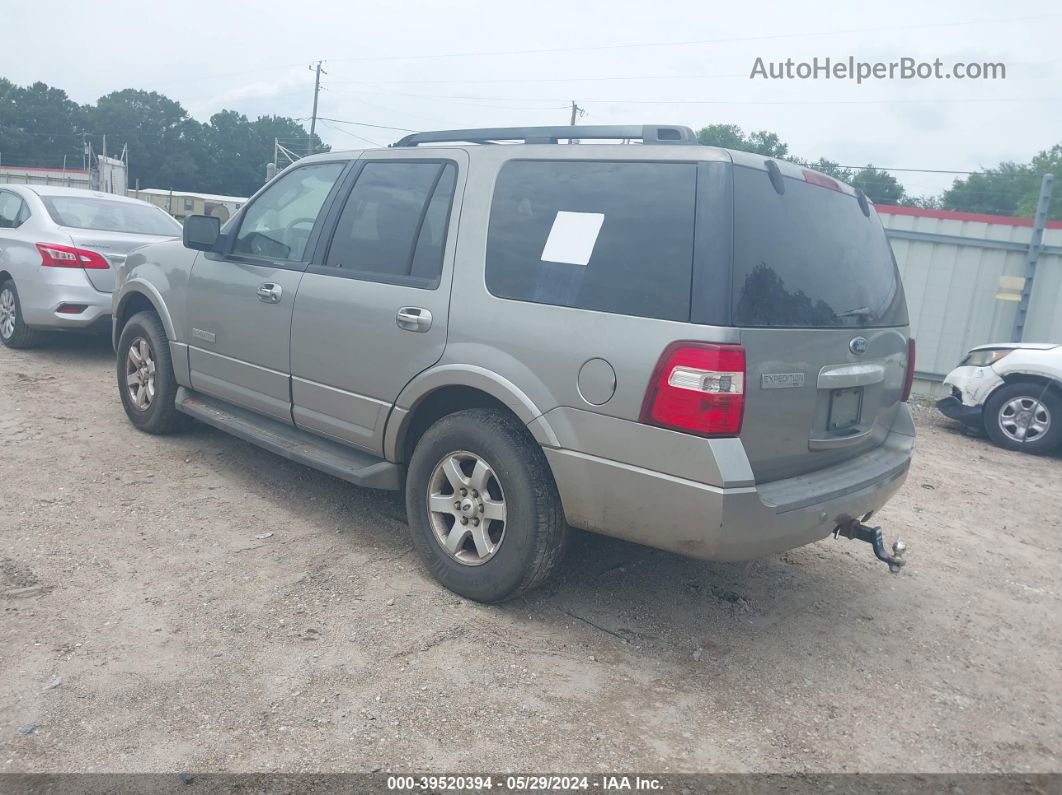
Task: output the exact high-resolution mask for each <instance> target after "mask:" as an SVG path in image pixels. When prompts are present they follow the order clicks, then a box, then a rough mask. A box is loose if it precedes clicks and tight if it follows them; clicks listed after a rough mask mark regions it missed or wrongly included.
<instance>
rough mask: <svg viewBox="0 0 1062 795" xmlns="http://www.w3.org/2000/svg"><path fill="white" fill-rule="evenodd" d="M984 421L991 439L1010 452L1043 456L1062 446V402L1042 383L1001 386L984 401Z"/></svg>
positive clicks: (1051, 389) (1056, 394)
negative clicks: (1015, 451) (1061, 444)
mask: <svg viewBox="0 0 1062 795" xmlns="http://www.w3.org/2000/svg"><path fill="white" fill-rule="evenodd" d="M984 419H985V430H986V431H987V432H988V436H989V438H991V439H992V441H993V442H995V443H996V444H997V445H999V446H1000V447H1003V448H1006V449H1007V450H1019V451H1021V452H1023V453H1032V454H1033V455H1043V454H1044V453H1049V452H1051V451H1052V450H1054V449H1055V448H1056V447H1058V445H1059V444H1060V443H1062V399H1060V398H1059V396H1058V393H1057V392H1055V390H1054V389H1053V388H1052V387H1048V388H1047V389H1044V385H1043V384H1037V383H1033V382H1021V383H1017V384H1007V385H1006V386H1003V387H1000V388H999V389H997V390H996V391H995V392H993V393H992V395H991V396H990V397H989V398H988V400H987V401H986V402H985V410H984Z"/></svg>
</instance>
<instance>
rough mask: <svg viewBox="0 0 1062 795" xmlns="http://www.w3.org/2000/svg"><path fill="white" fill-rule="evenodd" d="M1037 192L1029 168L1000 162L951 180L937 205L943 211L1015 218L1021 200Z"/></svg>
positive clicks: (1036, 186) (1037, 188) (1036, 177)
mask: <svg viewBox="0 0 1062 795" xmlns="http://www.w3.org/2000/svg"><path fill="white" fill-rule="evenodd" d="M1039 189H1040V181H1039V177H1038V176H1037V175H1036V173H1035V172H1034V171H1033V170H1032V168H1031V167H1030V166H1028V165H1024V164H1019V163H1009V162H1008V163H1000V164H999V165H998V166H996V167H995V168H991V169H988V170H987V171H985V172H984V173H982V174H971V175H970V176H968V177H965V178H963V179H957V180H955V181H954V182H953V183H952V185H951V187H950V188H948V189H947V190H946V191H944V195H943V196H942V197H941V203H942V204H943V205H944V208H945V209H947V210H962V211H965V212H973V213H992V214H994V215H1017V214H1018V208H1019V205H1020V204H1021V203H1022V200H1023V199H1024V198H1026V196H1027V195H1028V194H1029V193H1030V191H1034V192H1036V193H1039ZM1034 201H1035V200H1034Z"/></svg>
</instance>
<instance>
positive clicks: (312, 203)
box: [232, 163, 343, 262]
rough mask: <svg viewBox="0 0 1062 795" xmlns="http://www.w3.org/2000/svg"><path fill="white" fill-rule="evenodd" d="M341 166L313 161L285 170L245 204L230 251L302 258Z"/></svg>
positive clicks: (289, 259)
mask: <svg viewBox="0 0 1062 795" xmlns="http://www.w3.org/2000/svg"><path fill="white" fill-rule="evenodd" d="M342 170H343V164H342V163H315V164H313V165H309V166H302V167H301V168H296V169H293V170H292V171H289V172H288V173H287V174H284V175H283V176H282V177H281V178H280V179H278V180H277V181H276V182H274V183H273V184H272V185H270V186H269V189H268V190H266V191H265V192H264V193H263V194H262V195H261V196H259V197H258V198H257V199H255V201H254V203H253V204H251V205H250V206H248V208H247V211H246V212H245V213H244V215H243V221H242V222H241V223H240V231H239V232H238V233H237V235H236V240H235V241H233V245H232V253H233V254H235V255H242V256H248V257H264V258H266V259H271V260H278V261H282V262H303V261H304V259H305V257H306V256H307V251H306V249H307V244H308V243H309V240H310V233H311V232H312V231H313V227H314V223H315V222H316V220H317V215H318V213H319V212H320V211H321V207H322V206H323V205H324V202H325V199H326V198H328V194H329V192H330V191H331V190H332V186H333V185H335V182H336V179H337V178H338V177H339V173H340V172H341V171H342Z"/></svg>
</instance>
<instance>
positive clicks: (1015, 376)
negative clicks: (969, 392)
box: [984, 372, 1062, 403]
mask: <svg viewBox="0 0 1062 795" xmlns="http://www.w3.org/2000/svg"><path fill="white" fill-rule="evenodd" d="M1000 377H1001V378H1002V379H1003V383H1002V384H1000V385H999V386H997V387H996V388H995V389H993V390H992V392H991V393H989V395H988V396H987V397H986V398H985V401H984V402H985V403H988V401H989V400H991V399H992V396H993V395H994V394H995V393H996V392H998V391H999V390H1000V389H1002V388H1003V387H1005V386H1011V385H1013V384H1023V383H1025V384H1037V385H1039V386H1040V387H1041V388H1042V387H1045V386H1046V387H1047V388H1048V390H1049V391H1050V392H1052V393H1053V394H1055V395H1057V396H1058V397H1060V398H1062V381H1060V380H1059V379H1058V378H1054V377H1052V376H1049V375H1044V374H1043V373H1033V372H1014V373H1005V374H1003V375H1001V376H1000Z"/></svg>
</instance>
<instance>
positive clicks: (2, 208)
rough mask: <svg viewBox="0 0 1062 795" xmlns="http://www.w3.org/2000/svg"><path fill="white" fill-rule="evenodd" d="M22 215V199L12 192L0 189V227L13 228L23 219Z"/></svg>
mask: <svg viewBox="0 0 1062 795" xmlns="http://www.w3.org/2000/svg"><path fill="white" fill-rule="evenodd" d="M24 216H25V213H24V212H23V208H22V199H20V198H19V197H18V196H16V195H15V194H14V193H10V192H9V191H6V190H0V229H14V228H15V227H17V226H18V225H19V224H21V223H22V221H23V220H25V219H24Z"/></svg>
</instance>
